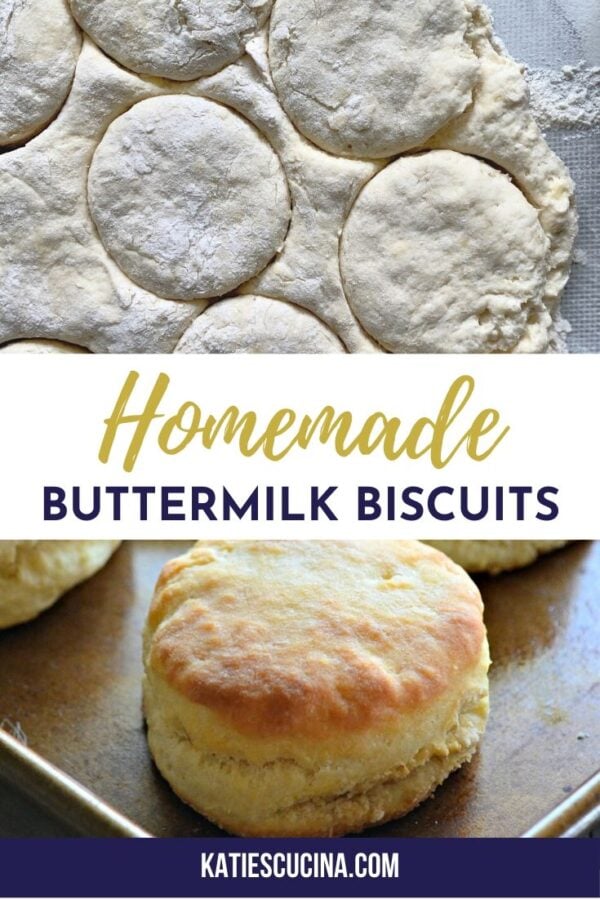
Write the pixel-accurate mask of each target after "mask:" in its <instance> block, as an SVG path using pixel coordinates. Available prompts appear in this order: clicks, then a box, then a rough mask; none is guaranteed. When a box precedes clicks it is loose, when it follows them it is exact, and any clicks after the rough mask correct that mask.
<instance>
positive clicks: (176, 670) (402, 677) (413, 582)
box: [148, 541, 485, 737]
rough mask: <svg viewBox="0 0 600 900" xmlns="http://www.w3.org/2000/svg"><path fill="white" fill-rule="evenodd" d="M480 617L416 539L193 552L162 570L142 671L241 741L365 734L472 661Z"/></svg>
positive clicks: (248, 545)
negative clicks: (223, 722) (221, 721)
mask: <svg viewBox="0 0 600 900" xmlns="http://www.w3.org/2000/svg"><path fill="white" fill-rule="evenodd" d="M482 609H483V607H482V602H481V597H480V595H479V592H478V590H477V588H476V587H475V585H474V584H473V582H472V581H471V580H470V578H469V577H468V576H467V575H466V574H465V573H464V572H463V571H462V570H461V569H459V568H458V567H457V566H455V565H454V564H453V563H451V562H450V561H449V560H448V559H447V558H446V557H445V556H443V555H442V554H440V553H439V552H437V551H436V550H433V549H432V548H430V547H426V546H425V545H423V544H419V543H415V542H410V541H380V542H374V541H361V542H357V543H351V542H347V543H341V542H252V541H248V542H225V541H221V542H212V543H208V542H200V543H198V544H197V545H196V546H195V547H194V549H193V550H192V551H191V552H190V553H188V554H187V555H186V556H183V557H181V558H180V559H176V560H174V561H172V562H170V563H168V564H167V565H166V566H165V568H164V569H163V572H162V573H161V576H160V579H159V581H158V584H157V587H156V592H155V596H154V600H153V603H152V607H151V610H150V616H149V633H150V635H152V637H151V642H150V645H149V651H148V664H149V667H150V669H151V670H153V671H154V672H156V673H158V674H159V675H160V676H162V677H163V678H164V679H165V680H166V681H167V682H168V683H169V684H170V686H171V687H173V688H174V689H175V690H177V691H178V692H180V693H181V694H182V695H184V696H185V697H186V698H187V699H188V700H191V701H192V702H194V703H197V704H201V705H203V706H205V707H207V708H209V709H210V710H211V711H213V712H214V713H216V714H218V715H219V716H221V717H223V718H225V719H227V720H228V721H229V722H230V723H231V724H232V725H233V726H234V727H235V728H236V729H237V730H239V731H242V732H245V733H251V734H261V735H265V736H267V735H273V736H274V735H281V734H286V735H291V734H297V735H298V736H305V737H308V736H313V737H319V736H326V735H327V734H330V733H331V731H332V730H335V731H340V730H342V731H343V730H346V731H353V732H357V731H364V730H366V729H368V728H371V727H373V726H375V727H376V726H378V725H379V726H381V727H385V724H386V722H387V721H391V720H393V719H394V717H396V716H397V715H398V714H400V713H403V712H410V711H413V710H414V709H415V708H418V707H426V706H427V704H428V703H430V702H432V701H433V700H435V699H436V698H437V697H439V696H440V695H441V694H443V693H444V692H445V691H446V690H448V689H449V688H451V687H452V684H453V682H455V681H456V679H458V678H460V676H461V674H462V673H466V672H468V670H469V669H471V668H473V667H475V666H476V665H477V664H478V661H479V659H480V656H481V651H482V647H483V643H484V640H485V629H484V625H483V617H482Z"/></svg>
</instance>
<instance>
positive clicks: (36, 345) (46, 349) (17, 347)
mask: <svg viewBox="0 0 600 900" xmlns="http://www.w3.org/2000/svg"><path fill="white" fill-rule="evenodd" d="M87 352H88V351H87V350H85V349H84V348H83V347H77V346H76V345H75V344H65V343H64V342H63V341H46V340H41V341H12V342H11V343H10V344H4V346H3V347H0V353H41V354H47V353H87Z"/></svg>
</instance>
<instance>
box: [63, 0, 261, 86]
mask: <svg viewBox="0 0 600 900" xmlns="http://www.w3.org/2000/svg"><path fill="white" fill-rule="evenodd" d="M271 2H272V0H202V2H201V3H199V2H198V0H129V2H123V0H102V2H101V3H99V2H98V0H71V8H72V10H73V14H74V16H75V17H76V18H77V21H78V22H79V24H80V25H81V27H82V28H84V29H85V31H87V33H88V34H89V35H90V36H91V37H92V38H93V39H94V40H95V41H96V42H97V43H98V44H99V46H100V47H102V49H103V50H104V51H105V52H106V53H108V54H109V56H112V57H113V58H114V59H116V60H117V62H119V63H121V65H123V66H126V67H127V68H128V69H133V71H134V72H139V73H140V74H142V75H154V76H158V77H162V78H172V79H174V80H176V81H189V80H191V79H194V78H199V77H200V76H202V75H212V74H214V73H215V72H218V71H219V69H222V68H223V67H224V66H226V65H228V64H229V63H232V62H234V61H235V60H236V59H238V58H239V57H240V56H241V55H242V54H243V53H244V49H245V46H246V44H247V43H248V41H249V40H251V39H252V38H253V37H254V36H255V35H256V33H257V31H258V30H259V29H260V28H261V26H262V25H263V24H264V23H265V21H266V19H267V17H268V15H269V10H270V8H271Z"/></svg>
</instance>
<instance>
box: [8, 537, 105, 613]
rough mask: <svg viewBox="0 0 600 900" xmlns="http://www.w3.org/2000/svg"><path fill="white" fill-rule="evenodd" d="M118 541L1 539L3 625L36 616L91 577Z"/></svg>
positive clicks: (102, 564)
mask: <svg viewBox="0 0 600 900" xmlns="http://www.w3.org/2000/svg"><path fill="white" fill-rule="evenodd" d="M119 543H120V542H119V541H0V628H9V627H10V626H12V625H20V624H21V623H23V622H28V621H29V620H30V619H34V618H36V616H38V615H40V613H42V612H43V611H44V610H46V609H48V607H49V606H52V604H53V603H55V602H56V601H57V600H58V599H59V598H60V597H62V595H63V594H65V593H66V592H67V591H69V590H71V588H73V587H75V585H76V584H79V582H81V581H85V580H86V579H87V578H91V576H92V575H94V574H95V573H96V572H98V571H99V569H101V568H102V567H103V566H104V565H106V563H107V562H108V560H109V559H110V557H111V556H112V555H113V553H114V552H115V550H116V549H117V547H118V546H119Z"/></svg>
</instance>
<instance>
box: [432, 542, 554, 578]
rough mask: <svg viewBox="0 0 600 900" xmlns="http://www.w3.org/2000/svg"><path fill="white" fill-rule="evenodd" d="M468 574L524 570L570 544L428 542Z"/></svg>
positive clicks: (497, 573)
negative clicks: (547, 554) (541, 558)
mask: <svg viewBox="0 0 600 900" xmlns="http://www.w3.org/2000/svg"><path fill="white" fill-rule="evenodd" d="M427 543H428V544H431V546H432V547H436V548H437V549H438V550H441V551H442V553H446V554H447V555H448V556H449V557H450V559H453V560H454V562H455V563H457V565H459V566H462V567H463V569H466V570H467V572H473V573H476V572H487V573H488V574H490V575H499V574H500V573H501V572H509V571H511V570H512V569H523V568H525V567H526V566H529V565H531V564H532V563H534V562H535V561H536V560H537V559H538V558H539V557H540V556H543V555H544V554H546V553H552V552H553V551H554V550H560V549H561V548H562V547H566V545H567V543H568V542H567V541H427Z"/></svg>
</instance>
